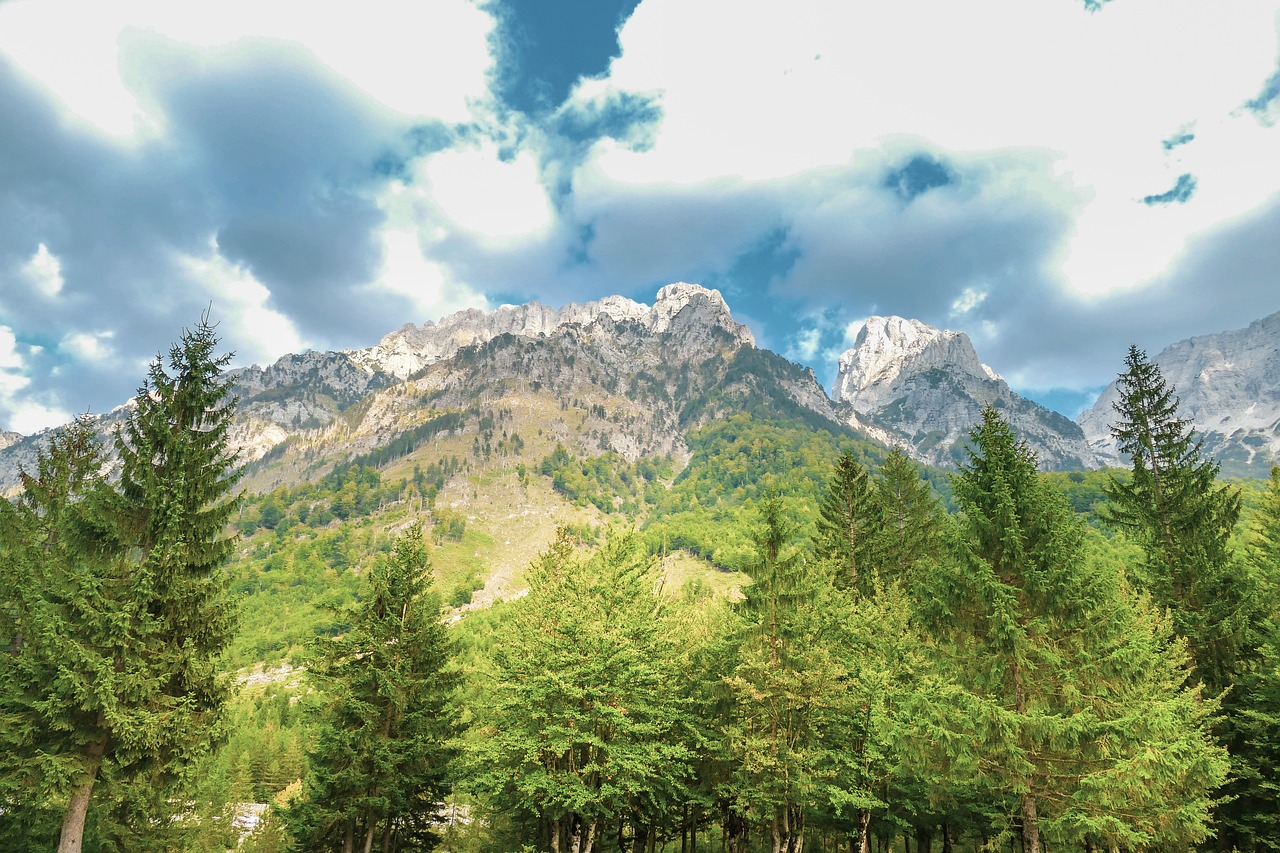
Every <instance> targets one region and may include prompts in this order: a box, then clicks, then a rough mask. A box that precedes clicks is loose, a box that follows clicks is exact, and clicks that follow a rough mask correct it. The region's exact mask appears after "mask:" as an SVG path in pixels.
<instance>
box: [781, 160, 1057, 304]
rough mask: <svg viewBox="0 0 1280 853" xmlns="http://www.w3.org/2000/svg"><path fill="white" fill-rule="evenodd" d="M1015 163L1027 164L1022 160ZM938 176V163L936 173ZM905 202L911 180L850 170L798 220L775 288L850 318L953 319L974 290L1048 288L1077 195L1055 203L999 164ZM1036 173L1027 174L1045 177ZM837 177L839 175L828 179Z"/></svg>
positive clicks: (990, 293)
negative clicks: (791, 260) (1049, 262)
mask: <svg viewBox="0 0 1280 853" xmlns="http://www.w3.org/2000/svg"><path fill="white" fill-rule="evenodd" d="M1010 168H1016V169H1017V170H1019V171H1022V170H1023V169H1024V166H1023V164H1018V163H1016V162H1015V163H1014V164H1013V165H1012V166H1010ZM928 171H929V172H930V173H932V172H933V169H929V170H928ZM947 174H948V176H949V177H948V181H947V183H946V184H941V181H940V180H939V181H938V183H939V184H940V185H939V186H938V187H936V188H932V189H929V190H928V191H927V192H924V191H923V189H921V187H925V186H926V185H925V184H923V183H920V184H912V187H914V188H915V189H916V190H917V192H916V193H915V195H914V196H913V201H912V202H911V203H910V204H907V205H905V206H904V205H902V204H901V201H902V199H901V192H900V190H901V188H902V180H903V179H899V180H895V181H893V182H889V181H884V180H876V179H874V178H873V176H859V175H850V176H849V177H848V178H847V179H845V182H844V184H843V185H842V186H839V187H838V189H837V190H836V191H834V192H831V193H830V194H829V195H827V196H825V197H822V198H819V199H815V200H814V203H813V204H812V205H811V207H810V208H808V209H805V210H801V211H800V212H799V213H797V214H796V216H795V218H794V219H793V220H792V227H791V241H790V246H791V248H793V249H794V250H795V251H796V252H797V253H798V255H799V257H798V259H797V260H796V262H795V264H794V266H793V267H792V269H791V271H790V273H789V274H788V275H787V276H786V277H785V278H784V279H782V280H780V281H779V283H778V286H777V287H776V288H775V293H776V294H777V295H779V296H787V297H790V298H793V299H797V300H800V301H801V302H802V304H804V305H805V306H806V307H807V308H809V309H815V308H823V307H826V306H831V305H838V306H842V307H843V309H844V311H845V312H846V315H847V316H848V317H849V318H850V319H858V318H860V317H865V316H867V315H868V314H872V313H878V314H900V315H902V316H906V317H914V318H918V319H921V320H924V321H926V322H929V323H932V324H934V325H944V324H945V323H946V322H947V321H948V319H949V317H950V316H951V314H952V313H953V308H952V305H953V303H954V302H955V301H956V300H957V299H960V298H961V297H962V296H963V295H964V293H965V291H966V290H973V291H974V292H975V293H976V294H984V295H985V296H986V298H987V299H997V298H1003V296H1004V294H1005V293H1006V292H1007V291H1018V290H1020V289H1022V288H1024V287H1027V286H1041V285H1042V284H1043V282H1044V278H1045V275H1046V271H1045V265H1046V260H1045V259H1046V257H1047V256H1048V255H1049V254H1050V253H1051V252H1052V251H1053V249H1054V247H1055V246H1057V245H1058V244H1059V243H1060V241H1061V240H1062V239H1063V238H1064V236H1065V235H1066V233H1067V231H1068V229H1069V227H1070V222H1071V219H1070V206H1071V204H1070V195H1069V193H1064V194H1060V195H1058V196H1057V197H1056V198H1055V199H1054V201H1052V202H1050V201H1047V200H1045V199H1044V198H1043V197H1041V196H1039V195H1038V194H1035V193H1032V192H1021V191H1019V190H1016V189H1015V190H1010V189H1008V188H1007V187H1003V186H1001V184H1002V183H1020V182H1021V181H1022V180H1023V178H1022V177H1020V176H1017V175H1015V176H1014V177H1012V178H1010V177H1006V176H1002V175H1001V174H999V167H998V164H989V165H987V166H984V167H983V169H982V170H977V171H975V173H974V174H972V175H970V176H967V177H966V178H965V179H964V181H959V180H958V179H957V177H956V176H955V174H954V173H951V172H948V173H947ZM1044 179H1045V178H1044V175H1043V174H1041V173H1039V172H1038V170H1033V172H1032V174H1031V175H1030V176H1029V177H1028V178H1027V180H1037V181H1041V182H1043V180H1044ZM826 183H827V184H828V185H831V184H834V183H835V182H834V181H833V180H828V181H827V182H826Z"/></svg>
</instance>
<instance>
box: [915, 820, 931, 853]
mask: <svg viewBox="0 0 1280 853" xmlns="http://www.w3.org/2000/svg"><path fill="white" fill-rule="evenodd" d="M932 850H933V830H932V829H931V828H929V827H927V826H917V827H916V853H930V851H932Z"/></svg>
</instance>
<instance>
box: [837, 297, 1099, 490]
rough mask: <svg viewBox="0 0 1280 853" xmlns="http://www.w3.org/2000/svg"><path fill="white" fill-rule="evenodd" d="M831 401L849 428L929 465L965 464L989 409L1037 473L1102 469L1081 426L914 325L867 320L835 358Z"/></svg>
mask: <svg viewBox="0 0 1280 853" xmlns="http://www.w3.org/2000/svg"><path fill="white" fill-rule="evenodd" d="M832 398H833V399H834V400H835V401H836V402H837V403H842V404H844V405H846V406H847V407H848V409H849V411H850V414H849V417H848V422H849V423H850V424H851V425H853V426H855V427H860V428H869V430H868V431H870V432H872V434H873V435H875V436H876V437H878V438H880V439H881V440H882V441H887V442H888V443H891V444H894V445H898V446H901V447H902V448H903V449H904V450H906V451H907V452H908V453H909V454H910V455H912V456H914V457H915V458H917V459H919V460H921V461H923V462H927V463H930V464H933V465H941V466H944V467H952V466H954V465H955V464H956V463H957V462H959V461H963V460H964V458H965V457H966V455H967V450H966V447H967V438H968V433H969V430H970V429H972V428H973V426H974V425H975V424H977V423H978V422H979V420H980V419H981V413H982V409H983V407H984V406H987V405H994V406H995V407H996V408H998V409H1000V410H1001V411H1002V412H1003V413H1004V415H1005V417H1006V418H1008V419H1009V421H1010V423H1011V424H1012V425H1013V427H1014V429H1016V430H1017V431H1018V433H1019V434H1020V435H1021V436H1022V437H1023V438H1024V439H1026V441H1027V443H1028V444H1029V445H1030V446H1031V448H1032V449H1033V450H1035V452H1036V454H1037V455H1038V456H1039V458H1040V465H1041V467H1042V468H1044V469H1046V470H1075V469H1081V468H1095V467H1098V466H1099V465H1100V462H1099V460H1098V458H1097V456H1096V455H1095V454H1094V453H1093V452H1092V450H1091V449H1090V448H1089V446H1088V444H1087V442H1086V441H1085V440H1084V434H1083V433H1082V432H1081V430H1080V428H1079V427H1078V426H1076V425H1075V424H1074V423H1072V422H1071V421H1070V420H1068V419H1067V418H1065V417H1063V416H1062V415H1060V414H1058V413H1057V412H1053V411H1050V410H1048V409H1046V408H1044V407H1043V406H1041V405H1039V404H1037V403H1033V402H1032V401H1030V400H1027V399H1026V398H1024V397H1020V396H1018V395H1017V394H1015V393H1014V392H1013V391H1012V390H1010V388H1009V386H1008V384H1007V383H1006V382H1005V381H1004V380H1003V379H1001V378H1000V376H999V375H997V374H996V373H995V371H993V370H992V369H991V368H989V367H987V366H986V365H985V364H983V363H982V362H981V361H980V360H979V359H978V354H977V352H976V351H974V348H973V344H972V342H971V341H970V340H969V336H968V335H966V334H965V333H964V332H952V331H944V330H941V329H935V328H933V327H932V326H928V325H926V324H924V323H921V322H920V321H918V320H906V319H903V318H901V317H871V318H870V319H868V320H867V322H866V325H864V326H863V327H862V330H861V331H859V333H858V337H857V338H856V340H855V341H854V344H853V347H852V348H850V349H849V350H847V351H845V353H844V354H842V355H841V356H840V362H839V372H838V374H837V376H836V382H835V387H834V388H833V389H832Z"/></svg>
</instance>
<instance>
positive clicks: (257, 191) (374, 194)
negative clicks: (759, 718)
mask: <svg viewBox="0 0 1280 853" xmlns="http://www.w3.org/2000/svg"><path fill="white" fill-rule="evenodd" d="M334 10H337V11H334ZM1278 35H1280V0H1265V2H1257V0H1232V2H1225V3H1224V2H1221V0H1195V2H1193V1H1192V0H1037V2H1026V0H976V2H970V3H956V2H954V0H930V1H929V2H924V0H895V2H891V3H850V2H848V0H831V2H825V0H798V2H791V3H785V4H783V3H781V2H756V0H641V2H639V3H637V2H635V0H493V2H481V3H477V2H466V0H432V2H422V0H404V2H400V0H366V2H363V3H360V4H311V3H302V2H272V0H220V2H218V3H201V4H194V3H173V2H169V0H112V2H102V3H85V2H82V0H0V429H10V430H16V431H20V432H24V433H30V432H33V431H35V430H37V429H40V428H42V427H45V426H49V425H52V424H55V423H61V422H64V421H66V420H67V419H69V418H70V417H71V416H73V415H74V414H76V413H78V412H83V411H95V412H101V411H105V410H107V409H109V408H110V407H112V406H114V405H116V404H118V403H120V402H123V401H124V400H125V399H127V398H128V397H129V396H130V395H131V394H132V392H133V390H134V389H135V388H136V386H137V384H138V383H139V381H140V380H141V378H142V375H143V371H144V368H145V365H146V363H147V362H148V361H149V360H150V359H151V358H152V357H153V356H154V354H155V353H156V352H157V351H159V350H161V349H164V348H167V346H168V344H169V342H171V341H172V340H174V339H175V337H176V336H177V334H178V332H179V330H180V329H181V328H182V327H183V326H184V325H186V326H189V325H191V324H192V323H193V322H195V321H196V320H197V319H198V318H199V316H200V314H201V312H202V311H203V310H204V309H206V308H207V307H211V308H212V315H213V317H214V319H215V320H217V321H219V322H220V324H221V326H220V328H221V331H222V334H223V337H224V341H225V343H226V345H227V347H228V348H229V349H234V350H235V351H236V353H237V357H236V362H237V363H238V364H248V363H253V362H257V363H265V362H268V361H271V360H274V359H275V358H277V357H278V356H280V355H282V354H284V353H286V352H295V351H301V350H304V349H307V348H312V349H338V348H347V347H363V346H368V345H371V344H373V343H375V342H376V341H377V340H378V338H380V337H381V336H382V335H383V334H385V333H386V332H388V331H390V330H392V329H394V328H396V327H398V326H401V325H403V324H404V323H406V322H416V323H422V322H425V321H427V320H432V319H437V318H439V317H441V316H443V315H445V314H448V313H450V312H453V311H456V310H458V309H461V308H465V307H471V306H475V307H481V308H492V307H496V306H497V305H499V304H502V303H517V302H525V301H529V300H533V299H536V300H539V301H541V302H544V303H546V304H550V305H561V304H564V303H566V302H577V301H585V300H589V299H593V298H598V297H601V296H604V295H608V294H615V293H618V294H622V295H625V296H630V297H632V298H634V299H637V300H638V301H641V302H651V301H652V299H653V296H654V293H655V292H656V290H657V288H658V287H660V286H661V285H663V284H665V283H668V282H672V281H692V282H699V283H702V284H705V285H707V286H710V287H716V288H719V289H720V290H721V292H723V293H724V295H725V298H726V299H727V300H728V302H729V304H730V306H731V307H732V309H733V311H734V314H735V316H737V317H738V318H739V319H740V320H742V321H743V322H746V323H747V324H748V325H750V326H751V327H752V329H753V330H754V332H755V333H756V336H757V339H758V341H759V342H760V344H761V345H763V346H768V347H769V348H771V349H774V350H776V351H778V352H781V353H783V354H785V355H787V356H788V357H790V358H792V359H794V360H797V361H800V362H802V363H805V364H808V365H810V366H812V367H813V368H814V369H815V370H816V371H817V373H818V375H819V377H821V378H823V380H824V381H825V382H827V384H828V385H829V384H830V381H831V379H832V378H833V377H834V364H835V358H836V356H837V355H838V353H839V352H840V351H841V350H843V349H844V348H845V347H847V346H848V343H849V342H850V341H851V340H852V335H853V334H854V333H856V331H857V328H858V327H859V324H860V323H861V321H862V320H864V319H865V318H866V317H867V316H869V315H872V314H898V315H902V316H907V317H914V318H918V319H921V320H924V321H925V322H928V323H931V324H933V325H936V326H940V327H945V328H952V329H961V330H964V331H967V332H968V333H969V334H970V336H971V337H972V338H973V340H974V343H975V345H976V346H977V348H978V352H979V354H980V355H981V356H982V358H983V360H984V361H986V362H987V363H989V364H990V365H992V366H993V367H994V368H995V369H996V370H997V371H999V372H1000V373H1002V374H1003V375H1004V376H1005V377H1006V378H1007V379H1009V381H1010V383H1011V384H1012V385H1013V386H1014V387H1015V389H1018V390H1020V391H1022V392H1023V393H1026V394H1028V395H1029V396H1032V397H1033V398H1035V399H1039V400H1041V401H1042V402H1047V403H1049V404H1050V405H1053V406H1055V407H1057V408H1058V409H1059V410H1061V411H1064V412H1066V413H1067V414H1069V415H1074V414H1075V412H1076V411H1077V410H1078V409H1079V408H1080V407H1081V406H1082V405H1084V404H1085V403H1087V402H1090V401H1091V399H1092V396H1093V395H1095V394H1096V392H1097V391H1098V390H1099V389H1100V387H1101V386H1103V385H1105V384H1106V383H1107V382H1108V381H1110V379H1112V378H1113V377H1114V375H1115V373H1116V372H1117V370H1118V369H1119V367H1120V362H1121V359H1122V357H1123V355H1124V352H1125V349H1126V347H1127V346H1128V344H1129V343H1131V342H1133V343H1137V344H1139V345H1140V346H1143V347H1145V348H1148V349H1150V350H1151V351H1152V352H1153V353H1154V352H1156V351H1158V350H1159V349H1161V348H1162V347H1163V346H1165V345H1166V344H1168V343H1171V342H1173V341H1175V340H1178V339H1181V338H1184V337H1187V336H1189V335H1193V334H1200V333H1207V332H1215V331H1221V330H1224V329H1229V328H1237V327H1240V326H1243V325H1246V324H1247V323H1248V322H1250V321H1251V320H1254V319H1258V318H1260V317H1263V316H1265V315H1268V314H1271V313H1273V312H1275V311H1277V310H1280V126H1278V120H1280V47H1278V44H1280V42H1278Z"/></svg>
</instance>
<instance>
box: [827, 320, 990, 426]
mask: <svg viewBox="0 0 1280 853" xmlns="http://www.w3.org/2000/svg"><path fill="white" fill-rule="evenodd" d="M934 368H937V369H946V370H947V371H949V372H953V373H965V374H969V375H971V376H974V377H979V378H985V379H990V380H995V381H999V380H1000V377H999V376H998V375H997V374H996V373H995V371H993V370H992V369H991V368H989V367H987V366H986V365H985V364H983V363H982V362H981V361H980V360H979V359H978V353H977V351H976V350H974V348H973V343H972V342H971V341H970V340H969V336H968V335H966V334H965V333H964V332H952V331H949V330H944V329H936V328H934V327H933V326H930V325H928V324H927V323H922V322H920V321H919V320H908V319H906V318H904V317H869V318H867V321H866V323H864V324H863V326H862V328H861V329H860V330H859V331H858V335H857V337H856V338H855V339H854V343H853V346H852V347H851V348H849V349H848V350H846V351H845V352H844V353H843V354H842V355H841V356H840V361H839V373H838V374H837V379H836V383H835V387H834V388H832V399H834V400H836V401H837V402H840V401H844V402H847V403H849V404H850V405H852V406H853V408H854V409H855V410H857V411H868V410H869V409H870V408H872V407H874V406H875V405H876V403H877V402H878V400H877V397H878V395H877V394H876V393H875V390H876V389H877V388H889V387H892V386H893V384H894V382H895V381H896V380H897V379H898V378H899V377H901V376H902V375H903V373H904V371H908V372H916V373H918V372H922V371H926V370H931V369H934ZM860 404H861V405H860Z"/></svg>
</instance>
